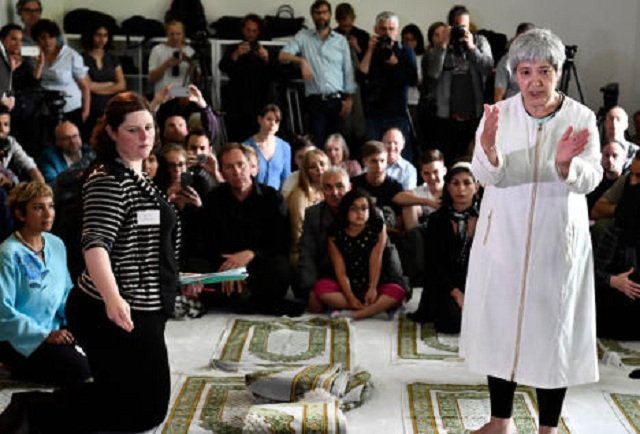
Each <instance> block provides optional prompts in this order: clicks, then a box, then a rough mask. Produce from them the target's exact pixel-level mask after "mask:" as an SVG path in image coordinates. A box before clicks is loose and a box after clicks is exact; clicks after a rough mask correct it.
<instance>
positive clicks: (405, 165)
mask: <svg viewBox="0 0 640 434" xmlns="http://www.w3.org/2000/svg"><path fill="white" fill-rule="evenodd" d="M382 143H384V146H385V148H387V175H388V176H389V177H390V178H393V179H395V180H396V181H398V182H399V183H400V184H402V188H403V189H404V190H411V189H412V188H416V184H417V182H418V173H417V172H416V168H415V167H414V166H413V164H411V163H410V162H409V161H407V160H405V159H404V158H403V157H402V150H403V149H404V147H405V136H404V135H403V134H402V131H400V129H398V128H389V129H388V130H387V131H385V133H384V135H383V136H382Z"/></svg>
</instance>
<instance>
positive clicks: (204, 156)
mask: <svg viewBox="0 0 640 434" xmlns="http://www.w3.org/2000/svg"><path fill="white" fill-rule="evenodd" d="M208 160H209V156H208V155H207V154H198V155H196V161H197V162H198V164H199V165H201V166H203V165H205V164H207V161H208Z"/></svg>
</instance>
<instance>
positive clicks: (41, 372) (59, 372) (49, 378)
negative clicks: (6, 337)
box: [0, 341, 91, 386]
mask: <svg viewBox="0 0 640 434" xmlns="http://www.w3.org/2000/svg"><path fill="white" fill-rule="evenodd" d="M0 362H2V363H4V364H5V365H7V366H8V367H9V369H10V370H11V374H12V376H13V377H15V378H18V379H20V380H25V381H35V382H38V383H48V384H53V385H55V386H66V385H71V384H77V383H82V382H84V381H86V380H87V379H88V378H89V377H91V373H90V371H89V363H88V362H87V358H86V357H85V356H84V355H83V354H82V353H80V352H79V351H78V350H77V349H76V347H75V345H56V344H50V343H47V342H43V343H42V344H40V346H39V347H38V348H36V350H35V351H34V352H33V353H31V354H30V355H29V356H28V357H25V356H24V355H22V354H21V353H19V352H17V351H16V350H15V349H14V348H13V346H12V345H11V344H10V343H9V342H6V341H5V342H0Z"/></svg>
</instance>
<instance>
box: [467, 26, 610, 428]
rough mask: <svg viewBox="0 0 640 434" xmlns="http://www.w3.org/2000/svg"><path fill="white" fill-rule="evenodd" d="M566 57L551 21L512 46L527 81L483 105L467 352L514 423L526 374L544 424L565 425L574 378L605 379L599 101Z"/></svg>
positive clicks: (499, 418) (504, 416) (497, 424)
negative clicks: (574, 85) (598, 237)
mask: <svg viewBox="0 0 640 434" xmlns="http://www.w3.org/2000/svg"><path fill="white" fill-rule="evenodd" d="M564 60H565V49H564V46H563V44H562V42H561V41H560V39H559V38H558V37H557V36H555V35H554V34H552V33H551V32H550V31H548V30H542V29H536V30H531V31H529V32H527V33H524V34H523V35H520V36H519V37H518V38H517V39H515V40H514V42H513V43H512V45H511V48H510V49H509V62H510V64H511V68H512V70H513V71H515V73H516V79H517V81H518V84H519V86H520V93H518V94H516V95H515V96H513V97H511V98H508V99H506V100H504V101H501V102H499V103H497V104H496V105H494V106H492V107H489V106H485V111H484V117H483V119H482V121H481V123H480V126H479V128H478V132H477V135H476V143H477V146H476V148H475V151H474V156H473V163H472V168H473V173H474V174H475V175H476V176H477V178H478V180H479V181H480V182H481V183H482V184H483V185H484V186H485V193H484V197H483V201H482V207H481V211H480V216H479V220H478V225H477V227H476V239H475V241H474V243H473V247H472V249H471V256H470V264H469V273H468V277H467V286H466V287H467V291H466V299H465V304H464V309H463V319H462V332H461V348H460V353H461V356H462V357H464V358H465V359H466V361H467V364H468V366H469V369H470V370H471V371H474V372H478V373H482V374H486V375H487V376H488V381H489V393H490V397H491V413H492V414H491V419H490V421H489V422H488V423H487V424H486V425H484V426H483V427H482V428H481V429H480V430H478V431H476V433H478V434H494V433H496V434H511V433H514V432H515V426H514V423H513V420H512V418H511V412H512V404H513V396H514V391H515V387H516V385H517V384H518V383H521V384H525V385H528V386H532V387H535V388H536V391H537V395H538V405H539V409H540V414H539V432H540V433H541V434H548V433H556V432H557V424H558V421H559V418H560V413H561V410H562V404H563V400H564V396H565V392H566V388H567V387H568V386H573V385H577V384H583V383H590V382H595V381H597V380H598V367H597V366H598V365H597V356H596V334H595V306H594V303H595V301H594V300H595V298H594V275H593V261H592V252H591V242H590V237H589V219H588V215H587V204H586V199H585V194H587V193H589V192H590V191H591V190H593V189H594V188H595V187H596V186H597V185H598V183H599V182H600V179H601V178H602V169H601V166H600V162H599V160H600V152H599V149H600V147H599V142H598V132H597V128H596V120H595V116H594V114H593V112H592V111H591V110H589V109H588V108H587V107H585V106H583V105H581V104H579V103H578V102H576V101H574V100H572V99H571V98H569V97H567V96H566V95H563V94H562V93H560V92H558V91H557V90H556V85H557V83H558V79H559V77H560V74H561V71H562V65H563V63H564Z"/></svg>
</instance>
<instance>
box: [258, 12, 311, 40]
mask: <svg viewBox="0 0 640 434" xmlns="http://www.w3.org/2000/svg"><path fill="white" fill-rule="evenodd" d="M303 27H304V17H298V18H296V17H295V13H294V11H293V6H291V5H281V6H280V7H278V9H277V10H276V14H275V15H266V16H265V17H264V28H265V39H273V38H282V37H284V36H293V35H295V34H296V33H298V31H300V29H302V28H303Z"/></svg>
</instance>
